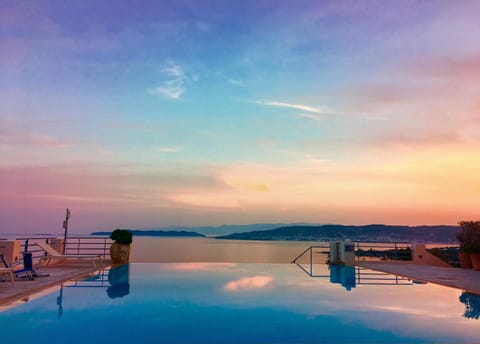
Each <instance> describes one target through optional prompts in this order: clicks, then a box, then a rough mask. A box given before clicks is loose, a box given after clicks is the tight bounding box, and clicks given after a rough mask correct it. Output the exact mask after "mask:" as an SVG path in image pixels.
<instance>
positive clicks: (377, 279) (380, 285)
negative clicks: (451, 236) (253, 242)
mask: <svg viewBox="0 0 480 344" xmlns="http://www.w3.org/2000/svg"><path fill="white" fill-rule="evenodd" d="M315 269H316V270H315V272H314V273H313V274H312V275H314V276H317V277H311V276H309V275H308V274H306V273H305V271H303V270H302V269H301V268H299V267H298V266H295V265H290V264H288V265H287V264H235V263H136V264H130V265H126V266H123V267H120V268H117V269H112V270H110V271H106V272H105V273H104V274H102V275H99V276H95V277H91V278H89V279H86V280H84V281H79V282H69V283H66V284H64V286H63V287H62V288H60V287H59V288H57V289H54V290H53V291H52V292H51V293H50V294H48V295H45V296H42V297H40V298H37V299H33V300H30V301H28V302H25V303H23V304H21V305H19V306H18V307H15V308H11V309H9V310H7V311H5V312H3V313H0V324H1V329H2V335H1V337H0V338H1V343H18V342H20V341H21V342H23V343H33V342H36V343H147V342H150V343H152V342H153V343H317V342H318V343H359V342H365V343H471V342H478V341H480V322H479V321H478V320H477V319H478V312H479V309H478V302H479V301H478V297H476V296H475V295H471V294H465V293H462V292H461V291H459V290H455V289H450V288H446V287H441V286H437V285H433V284H417V283H414V282H412V281H409V280H406V279H399V278H397V277H395V276H390V275H384V274H378V273H375V272H373V271H359V270H355V269H346V270H345V269H333V270H330V269H329V268H328V267H327V266H326V265H321V266H317V267H315ZM475 302H476V303H475Z"/></svg>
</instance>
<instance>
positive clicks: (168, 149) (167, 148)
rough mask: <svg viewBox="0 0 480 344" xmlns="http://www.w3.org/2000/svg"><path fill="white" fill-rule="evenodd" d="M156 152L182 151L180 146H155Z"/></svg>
mask: <svg viewBox="0 0 480 344" xmlns="http://www.w3.org/2000/svg"><path fill="white" fill-rule="evenodd" d="M153 150H154V151H155V152H158V153H177V152H179V151H180V148H176V147H155V148H153Z"/></svg>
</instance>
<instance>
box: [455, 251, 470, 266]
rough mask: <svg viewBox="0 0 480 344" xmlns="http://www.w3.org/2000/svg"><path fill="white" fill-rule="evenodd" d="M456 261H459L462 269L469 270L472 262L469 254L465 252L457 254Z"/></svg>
mask: <svg viewBox="0 0 480 344" xmlns="http://www.w3.org/2000/svg"><path fill="white" fill-rule="evenodd" d="M458 259H459V260H460V267H461V268H462V269H471V268H472V260H471V259H470V253H467V252H462V251H460V252H458Z"/></svg>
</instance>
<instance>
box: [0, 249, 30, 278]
mask: <svg viewBox="0 0 480 344" xmlns="http://www.w3.org/2000/svg"><path fill="white" fill-rule="evenodd" d="M25 256H26V254H24V256H23V264H22V263H20V262H15V263H12V264H8V263H7V261H6V260H5V257H4V256H3V254H0V260H1V261H2V262H3V265H4V266H5V269H11V270H12V272H13V274H14V275H15V277H17V278H28V279H29V280H33V278H34V277H35V276H36V272H35V270H34V269H33V265H32V257H31V255H30V259H29V260H28V261H27V260H26V259H25Z"/></svg>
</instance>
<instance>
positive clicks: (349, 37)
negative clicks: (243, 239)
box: [0, 0, 480, 233]
mask: <svg viewBox="0 0 480 344" xmlns="http://www.w3.org/2000/svg"><path fill="white" fill-rule="evenodd" d="M479 15H480V2H478V1H476V0H472V1H455V2H454V1H409V0H405V1H395V0H386V1H356V0H343V1H318V0H316V1H220V0H219V1H203V0H202V1H193V0H192V1H150V0H144V1H125V0H119V1H107V0H104V1H100V0H98V1H89V0H86V1H42V0H40V1H7V0H0V104H1V106H0V233H11V232H17V233H38V232H42V233H58V232H61V231H62V228H61V224H62V220H63V217H64V212H65V208H67V207H68V208H69V209H70V210H71V213H72V217H71V219H70V228H71V229H72V230H73V231H75V232H85V233H88V232H91V231H94V230H110V229H114V228H151V227H159V226H169V225H186V226H200V225H220V224H249V223H262V222H267V223H280V222H297V221H299V222H310V223H342V224H368V223H386V224H408V225H416V224H456V223H457V222H458V221H460V220H478V219H479V218H480V215H479V212H480V207H479V206H480V44H478V37H480V21H479V20H478V18H479Z"/></svg>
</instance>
